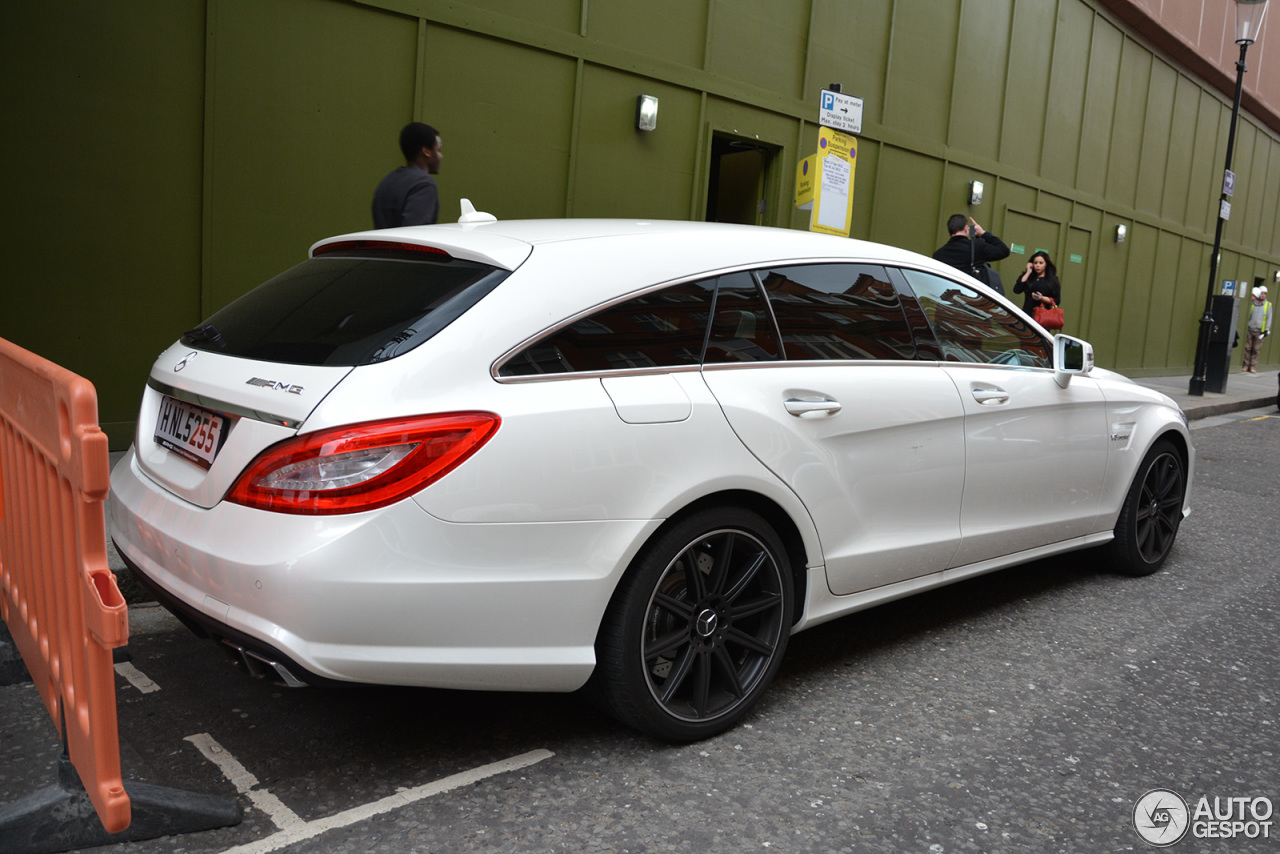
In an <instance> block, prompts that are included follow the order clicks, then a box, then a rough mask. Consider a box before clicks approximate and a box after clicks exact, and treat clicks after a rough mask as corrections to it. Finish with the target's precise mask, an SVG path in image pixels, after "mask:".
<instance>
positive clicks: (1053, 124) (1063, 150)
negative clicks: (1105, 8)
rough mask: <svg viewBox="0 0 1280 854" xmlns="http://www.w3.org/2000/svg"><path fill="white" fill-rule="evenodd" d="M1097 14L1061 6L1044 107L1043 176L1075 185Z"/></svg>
mask: <svg viewBox="0 0 1280 854" xmlns="http://www.w3.org/2000/svg"><path fill="white" fill-rule="evenodd" d="M1093 22H1094V13H1093V11H1092V10H1091V9H1089V8H1088V7H1087V6H1083V5H1080V4H1078V3H1060V4H1059V5H1058V21H1057V25H1056V26H1055V28H1054V31H1053V73H1052V75H1051V76H1050V78H1049V97H1048V101H1047V103H1046V104H1045V126H1044V149H1043V153H1042V155H1041V158H1040V173H1041V174H1042V175H1043V176H1044V177H1045V178H1048V179H1049V180H1051V181H1055V182H1057V183H1059V184H1062V185H1064V186H1072V185H1073V184H1074V183H1075V180H1076V170H1077V168H1078V166H1079V160H1080V127H1081V124H1082V122H1083V118H1084V109H1085V92H1086V91H1087V86H1088V81H1089V46H1090V43H1091V41H1092V39H1093Z"/></svg>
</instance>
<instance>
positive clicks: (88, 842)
mask: <svg viewBox="0 0 1280 854" xmlns="http://www.w3.org/2000/svg"><path fill="white" fill-rule="evenodd" d="M124 788H125V791H126V792H127V793H128V795H129V801H130V805H131V806H132V813H133V815H132V821H131V822H130V823H129V827H128V829H126V830H124V831H121V832H120V833H108V832H107V831H106V829H105V828H104V827H103V826H102V822H100V821H98V816H97V813H96V811H95V809H94V806H93V802H92V801H91V800H89V793H88V792H86V791H85V788H84V786H83V785H82V784H81V783H80V775H79V774H77V773H76V769H75V766H73V765H72V764H71V759H70V757H69V756H67V754H66V753H65V752H64V753H63V754H62V756H61V758H59V760H58V783H57V785H54V786H49V787H48V788H46V789H42V790H41V791H39V792H36V793H34V794H31V795H28V796H27V797H25V798H23V799H22V800H20V801H17V802H15V803H12V804H9V805H7V806H2V807H0V851H3V852H5V854H55V852H60V851H74V850H76V849H79V848H92V847H95V846H98V845H114V844H115V843H118V842H140V841H142V840H144V839H157V838H159V837H161V836H173V835H175V834H179V833H198V832H200V831H203V830H214V829H216V828H219V827H230V826H232V825H236V824H239V823H240V820H241V818H242V812H241V809H240V805H239V804H238V803H237V802H236V801H234V800H230V799H228V798H215V797H213V796H211V795H200V794H196V793H193V792H184V791H180V790H178V789H167V788H165V787H163V786H152V785H149V784H147V783H125V784H124Z"/></svg>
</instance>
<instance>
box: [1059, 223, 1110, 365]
mask: <svg viewBox="0 0 1280 854" xmlns="http://www.w3.org/2000/svg"><path fill="white" fill-rule="evenodd" d="M1073 230H1074V232H1076V233H1077V234H1076V235H1075V239H1074V240H1072V239H1071V238H1070V237H1069V238H1068V251H1076V249H1078V248H1086V249H1087V254H1086V255H1085V258H1084V263H1083V267H1084V271H1083V273H1082V276H1081V279H1080V281H1081V286H1080V305H1079V306H1077V312H1078V313H1079V319H1080V325H1079V326H1078V327H1077V328H1078V329H1079V330H1080V334H1081V336H1082V337H1084V338H1085V339H1087V340H1090V341H1092V340H1093V336H1094V331H1093V305H1094V303H1095V302H1096V301H1097V300H1098V299H1099V287H1098V269H1099V268H1100V267H1101V259H1102V258H1104V257H1107V258H1109V257H1110V252H1111V250H1110V248H1109V247H1112V246H1114V245H1115V244H1114V243H1112V242H1111V236H1110V234H1109V233H1108V230H1107V228H1106V225H1105V217H1104V215H1103V212H1102V211H1101V210H1099V209H1097V208H1095V207H1091V206H1089V205H1084V204H1079V203H1077V204H1075V205H1073V206H1072V210H1071V217H1070V227H1069V229H1068V234H1069V235H1071V234H1072V232H1073ZM1081 244H1087V246H1082V245H1081ZM1070 275H1072V276H1073V277H1074V276H1075V275H1076V274H1075V273H1074V272H1072V273H1071V274H1070Z"/></svg>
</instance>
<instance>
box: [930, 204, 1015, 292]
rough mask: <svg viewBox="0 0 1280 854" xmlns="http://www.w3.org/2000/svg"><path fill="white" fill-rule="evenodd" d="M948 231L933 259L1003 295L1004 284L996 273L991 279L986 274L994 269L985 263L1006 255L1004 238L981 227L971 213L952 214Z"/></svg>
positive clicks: (948, 223)
mask: <svg viewBox="0 0 1280 854" xmlns="http://www.w3.org/2000/svg"><path fill="white" fill-rule="evenodd" d="M947 233H948V234H950V235H951V239H950V240H948V241H947V242H946V243H944V244H943V245H942V246H940V247H939V248H938V251H937V252H934V253H933V257H934V260H936V261H941V262H942V263H943V264H949V265H950V266H952V267H955V268H956V269H957V270H963V271H964V272H966V273H968V274H969V275H970V276H973V277H974V278H975V279H977V280H978V281H979V282H982V284H984V285H987V286H989V287H991V288H993V289H995V290H996V291H998V292H999V293H1000V295H1001V296H1004V284H1003V283H1002V282H1001V281H1000V278H999V276H996V277H995V278H994V280H993V279H992V276H990V275H989V274H991V273H994V272H995V271H994V270H992V269H991V268H990V267H988V266H987V264H988V263H990V262H992V261H999V260H1000V259H1001V258H1008V257H1009V247H1008V246H1005V245H1004V241H1003V240H1001V239H1000V238H998V237H996V236H995V235H994V234H992V233H991V232H989V231H986V230H984V229H983V228H982V226H980V225H978V223H977V222H975V221H974V219H973V217H966V216H965V215H964V214H952V215H951V217H950V219H948V220H947Z"/></svg>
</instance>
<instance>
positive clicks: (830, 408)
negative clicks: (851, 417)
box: [783, 397, 844, 418]
mask: <svg viewBox="0 0 1280 854" xmlns="http://www.w3.org/2000/svg"><path fill="white" fill-rule="evenodd" d="M783 406H785V407H786V408H787V412H790V413H791V414H792V415H794V416H795V417H797V418H817V417H819V416H822V415H835V414H836V413H837V412H839V411H840V410H841V409H844V407H843V406H841V405H840V402H839V401H837V400H832V399H831V398H829V397H804V398H801V397H789V398H787V399H786V400H785V401H783Z"/></svg>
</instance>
